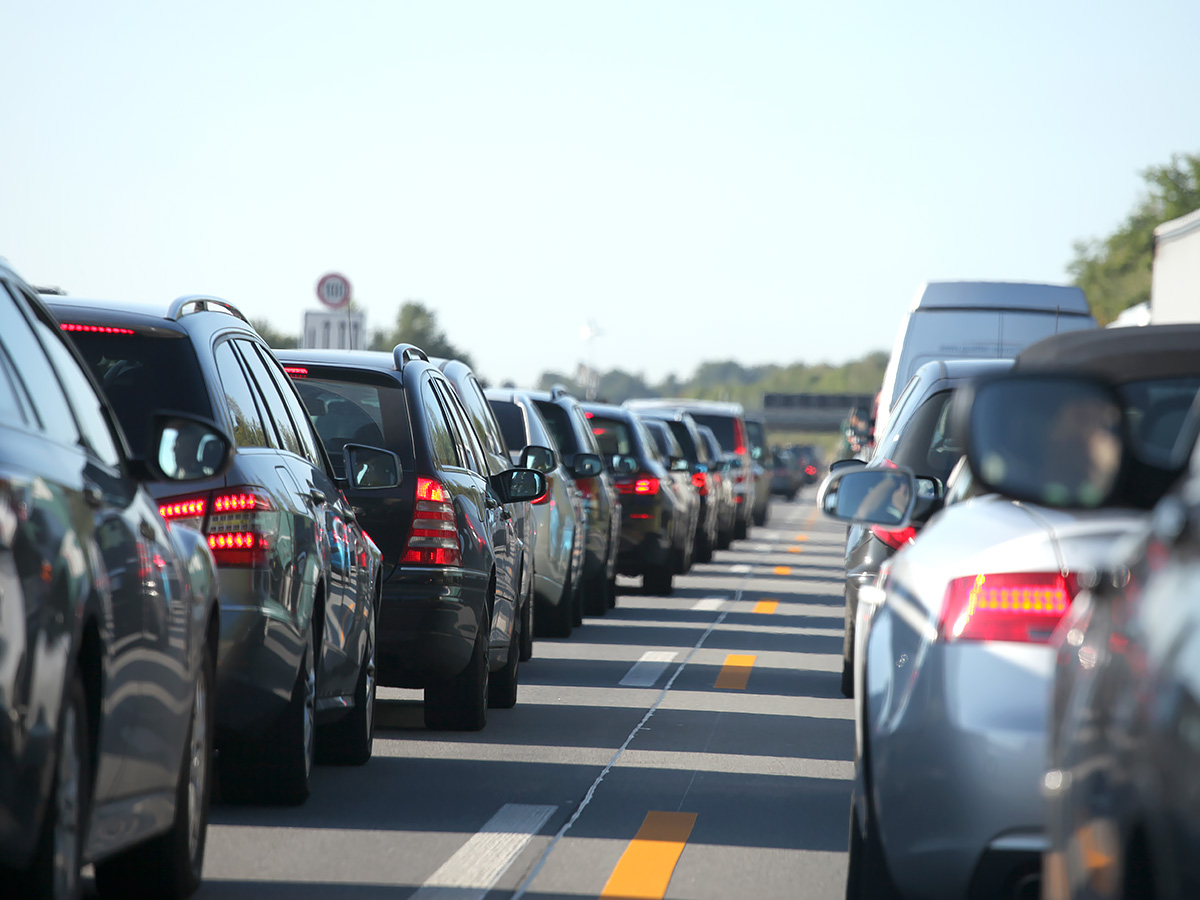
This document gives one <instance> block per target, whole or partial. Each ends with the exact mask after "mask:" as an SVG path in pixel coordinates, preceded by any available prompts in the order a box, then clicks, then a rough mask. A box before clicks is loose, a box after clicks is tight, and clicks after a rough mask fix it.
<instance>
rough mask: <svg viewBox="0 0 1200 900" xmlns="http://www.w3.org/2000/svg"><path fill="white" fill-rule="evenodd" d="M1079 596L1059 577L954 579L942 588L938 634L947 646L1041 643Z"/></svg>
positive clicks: (1074, 584)
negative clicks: (965, 642) (970, 642)
mask: <svg viewBox="0 0 1200 900" xmlns="http://www.w3.org/2000/svg"><path fill="white" fill-rule="evenodd" d="M1078 591H1079V584H1078V581H1077V580H1076V578H1075V576H1074V575H1066V576H1064V575H1062V574H1060V573H1058V572H1002V573H998V574H990V575H969V576H967V577H966V578H956V579H954V580H953V581H951V582H950V584H949V586H948V587H947V588H946V598H945V600H944V602H943V603H942V615H941V620H940V621H939V622H938V633H939V635H940V636H941V637H942V638H943V639H944V640H946V641H957V640H963V641H1019V642H1022V643H1039V644H1044V643H1046V642H1047V641H1049V640H1050V635H1051V634H1052V633H1053V631H1054V628H1055V626H1056V625H1058V622H1059V620H1060V619H1061V618H1062V617H1063V614H1064V613H1066V611H1067V609H1068V608H1069V607H1070V605H1071V601H1072V600H1073V599H1074V598H1075V594H1077V593H1078Z"/></svg>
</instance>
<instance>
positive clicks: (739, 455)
mask: <svg viewBox="0 0 1200 900" xmlns="http://www.w3.org/2000/svg"><path fill="white" fill-rule="evenodd" d="M623 405H625V406H628V407H630V408H631V409H636V410H638V411H645V410H650V409H670V410H683V411H684V412H687V413H689V414H690V415H691V417H692V418H693V419H695V420H696V424H697V425H707V426H708V427H709V428H711V429H712V430H713V433H714V434H715V435H716V436H717V440H718V441H720V443H721V449H722V451H723V452H724V453H725V454H731V455H733V456H734V457H735V458H736V460H737V462H736V464H734V465H733V466H732V467H731V475H732V478H733V496H734V502H735V503H736V512H737V515H736V516H735V518H734V526H733V537H734V538H737V539H741V538H745V537H746V536H747V535H748V534H749V533H750V520H751V518H752V516H753V509H754V504H755V501H756V496H757V480H756V479H757V476H756V474H755V471H754V460H753V459H751V456H750V440H749V437H748V436H747V431H746V413H745V410H744V409H743V408H742V405H741V404H740V403H724V402H720V401H716V400H688V399H664V398H659V399H636V400H626V401H625V403H624V404H623Z"/></svg>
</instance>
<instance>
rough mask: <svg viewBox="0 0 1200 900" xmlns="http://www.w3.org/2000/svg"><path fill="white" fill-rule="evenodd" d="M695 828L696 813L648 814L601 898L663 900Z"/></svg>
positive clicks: (609, 879)
mask: <svg viewBox="0 0 1200 900" xmlns="http://www.w3.org/2000/svg"><path fill="white" fill-rule="evenodd" d="M695 824H696V814H695V813H682V812H658V811H653V810H652V811H651V812H648V813H646V818H645V820H643V822H642V827H641V828H639V829H638V833H637V835H636V836H635V837H634V839H633V840H632V841H630V842H629V846H628V847H626V848H625V852H624V853H622V854H621V858H620V859H619V860H618V861H617V867H616V868H615V869H613V873H612V875H610V876H609V877H608V883H607V884H605V885H604V890H603V891H602V892H601V894H600V896H601V897H621V898H628V900H662V898H663V897H665V896H666V893H667V885H669V884H670V883H671V876H672V875H674V874H675V866H676V864H677V863H678V862H679V857H680V856H681V855H682V854H683V848H684V845H685V844H686V843H687V839H688V837H689V836H690V835H691V833H692V828H693V827H694V826H695Z"/></svg>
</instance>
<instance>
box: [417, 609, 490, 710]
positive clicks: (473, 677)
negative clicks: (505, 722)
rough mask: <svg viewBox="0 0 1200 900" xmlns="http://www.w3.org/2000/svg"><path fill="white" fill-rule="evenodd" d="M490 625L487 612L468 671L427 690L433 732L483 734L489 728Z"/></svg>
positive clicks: (481, 622) (481, 620) (480, 627)
mask: <svg viewBox="0 0 1200 900" xmlns="http://www.w3.org/2000/svg"><path fill="white" fill-rule="evenodd" d="M490 630H491V625H490V623H489V621H488V616H487V613H486V612H485V613H484V614H483V615H482V616H481V617H480V622H479V633H478V634H477V635H476V636H475V646H474V648H473V650H472V652H471V659H470V660H469V661H468V662H467V667H466V668H465V669H463V670H462V671H461V672H459V673H458V674H457V675H455V676H454V677H453V678H448V679H446V680H445V681H441V682H438V683H436V684H432V685H429V686H428V687H426V688H425V727H426V728H428V729H431V730H433V731H482V730H483V727H484V726H485V725H487V709H488V697H489V689H488V681H489V673H488V648H489V646H490V643H491V642H490Z"/></svg>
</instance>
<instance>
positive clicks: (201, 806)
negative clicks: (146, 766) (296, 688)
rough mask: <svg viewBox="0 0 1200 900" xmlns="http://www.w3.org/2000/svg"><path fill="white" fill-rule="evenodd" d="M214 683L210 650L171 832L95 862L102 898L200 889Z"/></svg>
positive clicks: (169, 899)
mask: <svg viewBox="0 0 1200 900" xmlns="http://www.w3.org/2000/svg"><path fill="white" fill-rule="evenodd" d="M215 681H216V665H215V663H214V661H213V655H212V652H211V650H207V651H206V652H205V654H204V659H203V662H201V664H200V672H199V673H198V677H197V679H196V691H195V693H194V695H193V698H192V720H191V722H190V723H189V725H188V732H187V739H186V742H185V744H184V750H183V758H182V759H181V760H180V764H179V776H178V780H177V782H176V785H175V819H174V821H173V822H172V823H171V829H170V830H169V831H167V832H165V833H164V834H161V835H159V836H158V837H155V838H153V839H152V840H149V841H147V842H145V843H144V844H141V845H139V846H137V847H133V848H132V849H130V850H126V851H125V852H123V853H118V854H117V855H116V856H113V857H111V858H109V859H106V860H103V861H101V862H98V863H96V867H95V868H96V890H97V892H98V893H99V895H100V896H101V897H112V898H114V900H116V898H126V897H129V898H135V897H146V898H154V900H157V898H163V900H181V898H184V897H190V896H191V895H192V894H193V893H194V892H195V891H196V888H198V887H199V886H200V876H201V873H202V872H203V870H204V844H205V838H206V837H207V834H208V804H209V799H210V797H211V795H212V763H213V755H212V752H213V728H214V722H215V719H214V716H213V713H214V710H215V709H216V702H215V701H216V696H215V695H214V693H213V685H214V683H215Z"/></svg>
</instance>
